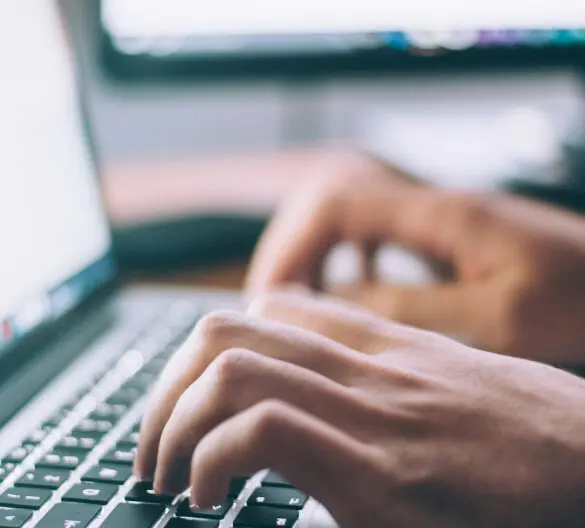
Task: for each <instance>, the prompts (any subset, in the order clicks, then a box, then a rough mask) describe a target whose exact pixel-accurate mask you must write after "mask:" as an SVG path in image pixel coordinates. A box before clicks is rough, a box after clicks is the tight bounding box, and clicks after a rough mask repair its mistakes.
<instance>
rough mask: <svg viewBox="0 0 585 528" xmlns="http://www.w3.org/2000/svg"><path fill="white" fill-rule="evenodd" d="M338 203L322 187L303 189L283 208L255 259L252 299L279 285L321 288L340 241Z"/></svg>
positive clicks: (249, 287)
mask: <svg viewBox="0 0 585 528" xmlns="http://www.w3.org/2000/svg"><path fill="white" fill-rule="evenodd" d="M336 214H337V212H336V204H335V200H334V199H333V198H332V197H331V196H330V195H329V194H328V193H326V192H325V191H323V190H321V189H319V188H318V187H315V188H309V189H303V191H302V192H299V193H297V194H296V195H295V196H294V197H293V198H292V199H291V200H290V201H289V202H288V203H286V204H285V205H284V207H282V208H281V209H280V210H279V211H278V212H277V214H276V215H275V217H274V218H273V220H272V222H271V223H270V225H269V226H268V228H267V230H266V231H265V233H264V234H263V235H262V238H261V239H260V242H259V244H258V247H257V249H256V251H255V253H254V256H253V258H252V262H251V265H250V272H249V275H248V278H247V285H246V290H247V292H248V293H249V294H250V295H255V294H258V293H260V292H263V291H266V290H268V289H270V288H271V287H273V286H274V285H276V284H281V283H285V282H286V283H289V282H301V283H304V284H307V285H308V286H311V287H314V288H316V289H319V288H320V283H321V271H322V269H323V261H324V259H325V256H326V255H327V254H328V253H329V251H330V250H331V248H332V247H333V246H334V245H335V244H336V243H337V241H338V233H337V229H336V224H337V220H336V218H335V217H336Z"/></svg>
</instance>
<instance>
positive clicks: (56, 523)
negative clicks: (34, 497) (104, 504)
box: [35, 502, 101, 528]
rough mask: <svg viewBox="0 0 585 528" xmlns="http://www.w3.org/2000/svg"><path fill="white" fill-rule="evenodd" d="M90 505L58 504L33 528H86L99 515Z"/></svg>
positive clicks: (96, 508) (94, 507)
mask: <svg viewBox="0 0 585 528" xmlns="http://www.w3.org/2000/svg"><path fill="white" fill-rule="evenodd" d="M100 510H101V508H100V507H99V506H92V505H91V504H74V503H64V502H62V503H60V504H57V505H55V506H53V508H51V509H50V510H49V513H47V515H45V516H44V517H43V518H42V519H41V520H40V521H39V523H38V524H36V525H35V528H86V527H87V526H89V524H90V523H91V521H93V520H94V519H95V518H96V517H97V516H98V515H99V513H100Z"/></svg>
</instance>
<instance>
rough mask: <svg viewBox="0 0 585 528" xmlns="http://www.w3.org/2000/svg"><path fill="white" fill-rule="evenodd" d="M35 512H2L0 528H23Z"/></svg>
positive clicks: (0, 513) (0, 512) (0, 514)
mask: <svg viewBox="0 0 585 528" xmlns="http://www.w3.org/2000/svg"><path fill="white" fill-rule="evenodd" d="M32 514H33V512H31V511H28V510H2V511H0V528H21V527H22V526H24V525H25V524H26V522H27V521H28V520H29V519H30V518H31V517H32Z"/></svg>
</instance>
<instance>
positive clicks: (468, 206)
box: [445, 192, 488, 225]
mask: <svg viewBox="0 0 585 528" xmlns="http://www.w3.org/2000/svg"><path fill="white" fill-rule="evenodd" d="M445 205H446V207H448V208H449V210H450V211H451V214H452V215H453V216H454V217H455V218H456V219H458V220H460V221H462V222H465V223H467V224H470V223H471V224H473V225H477V224H479V223H483V222H484V221H485V220H486V218H487V216H488V209H487V204H486V198H485V196H482V195H480V194H477V193H469V192H451V193H448V195H447V200H446V204H445Z"/></svg>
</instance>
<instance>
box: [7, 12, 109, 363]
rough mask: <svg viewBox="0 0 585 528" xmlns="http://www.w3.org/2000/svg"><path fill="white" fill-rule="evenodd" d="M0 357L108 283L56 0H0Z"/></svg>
mask: <svg viewBox="0 0 585 528" xmlns="http://www.w3.org/2000/svg"><path fill="white" fill-rule="evenodd" d="M0 64H2V82H1V83H0V167H1V170H0V241H1V245H2V253H1V258H0V356H1V355H2V353H3V351H5V350H6V349H7V347H8V345H12V344H14V343H15V342H16V341H18V340H19V339H21V338H22V337H24V336H25V335H26V334H27V333H29V332H30V331H32V330H34V329H35V328H37V327H38V326H41V325H43V324H45V323H47V322H49V321H51V320H55V319H57V318H59V317H60V316H61V315H63V314H64V313H65V312H68V311H70V310H71V309H73V308H74V307H75V306H76V305H77V304H78V303H79V302H80V301H81V300H83V298H84V297H86V296H88V295H89V294H90V293H91V292H92V291H94V290H95V289H97V288H98V287H99V286H100V285H103V283H105V282H107V281H109V280H110V279H111V278H112V275H113V274H114V266H113V262H112V259H111V257H110V256H109V249H110V233H109V228H108V223H107V219H106V216H105V213H104V210H103V208H102V205H101V200H100V192H99V187H98V183H97V177H96V174H95V169H94V165H93V160H92V153H91V149H90V147H89V144H88V142H87V140H86V135H85V133H84V123H83V120H82V118H81V113H80V111H79V107H78V102H79V100H78V93H77V91H76V85H75V79H74V77H75V76H74V67H73V58H72V56H71V55H70V50H69V49H68V47H67V41H66V35H65V32H64V27H63V26H62V24H61V20H60V18H59V13H58V9H57V6H56V5H55V3H54V2H53V1H52V0H18V1H17V2H0Z"/></svg>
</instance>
